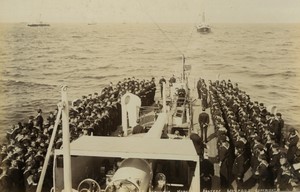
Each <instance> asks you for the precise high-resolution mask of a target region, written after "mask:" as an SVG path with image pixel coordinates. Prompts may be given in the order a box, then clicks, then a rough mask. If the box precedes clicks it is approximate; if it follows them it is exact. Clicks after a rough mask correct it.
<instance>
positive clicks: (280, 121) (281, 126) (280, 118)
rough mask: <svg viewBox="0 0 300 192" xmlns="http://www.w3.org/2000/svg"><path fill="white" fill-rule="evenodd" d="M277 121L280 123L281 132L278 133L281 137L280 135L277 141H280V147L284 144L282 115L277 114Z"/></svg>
mask: <svg viewBox="0 0 300 192" xmlns="http://www.w3.org/2000/svg"><path fill="white" fill-rule="evenodd" d="M276 120H277V121H278V125H279V130H278V132H279V133H280V134H279V135H278V138H277V140H279V141H280V143H279V144H280V145H281V144H282V143H283V138H282V137H281V134H282V130H283V128H284V120H283V119H282V115H281V113H276Z"/></svg>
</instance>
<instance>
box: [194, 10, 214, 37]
mask: <svg viewBox="0 0 300 192" xmlns="http://www.w3.org/2000/svg"><path fill="white" fill-rule="evenodd" d="M197 31H198V32H199V33H203V34H206V33H210V32H211V28H210V26H209V25H208V24H206V22H205V12H203V14H202V23H201V24H200V25H198V26H197Z"/></svg>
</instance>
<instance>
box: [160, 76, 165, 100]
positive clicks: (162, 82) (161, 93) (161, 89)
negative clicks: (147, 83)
mask: <svg viewBox="0 0 300 192" xmlns="http://www.w3.org/2000/svg"><path fill="white" fill-rule="evenodd" d="M164 83H166V79H165V78H164V76H162V77H161V79H160V80H159V85H160V96H161V98H162V97H163V84H164Z"/></svg>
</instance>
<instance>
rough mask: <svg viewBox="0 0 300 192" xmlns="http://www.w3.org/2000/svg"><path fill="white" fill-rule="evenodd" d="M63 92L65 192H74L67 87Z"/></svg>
mask: <svg viewBox="0 0 300 192" xmlns="http://www.w3.org/2000/svg"><path fill="white" fill-rule="evenodd" d="M61 92H62V104H63V110H62V126H63V158H64V159H63V162H64V191H65V192H71V191H72V174H71V155H70V132H69V103H68V95H67V86H63V87H62V88H61Z"/></svg>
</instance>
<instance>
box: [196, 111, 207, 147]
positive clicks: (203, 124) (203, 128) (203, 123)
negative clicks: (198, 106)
mask: <svg viewBox="0 0 300 192" xmlns="http://www.w3.org/2000/svg"><path fill="white" fill-rule="evenodd" d="M198 122H199V125H200V129H201V137H202V139H203V140H204V142H205V143H207V128H208V125H209V115H208V114H207V113H206V112H205V108H203V109H202V113H200V114H199V118H198Z"/></svg>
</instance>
